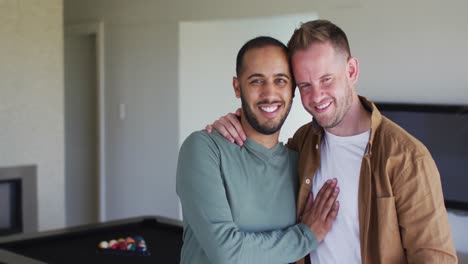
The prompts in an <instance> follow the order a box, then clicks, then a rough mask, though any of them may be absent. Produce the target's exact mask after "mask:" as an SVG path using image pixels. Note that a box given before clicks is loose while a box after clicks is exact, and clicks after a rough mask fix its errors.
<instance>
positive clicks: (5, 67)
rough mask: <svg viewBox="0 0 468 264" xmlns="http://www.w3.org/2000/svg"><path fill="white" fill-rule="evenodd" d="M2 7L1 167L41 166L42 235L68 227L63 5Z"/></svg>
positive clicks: (51, 1)
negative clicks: (65, 175)
mask: <svg viewBox="0 0 468 264" xmlns="http://www.w3.org/2000/svg"><path fill="white" fill-rule="evenodd" d="M31 3H32V2H31V1H30V0H3V1H0V58H1V61H2V62H1V63H0V124H1V126H0V166H14V165H25V164H28V165H29V164H35V165H37V173H38V175H37V182H38V187H37V188H38V189H37V194H38V205H39V208H38V218H39V219H38V220H39V229H40V230H45V229H51V228H60V227H63V226H64V224H65V212H64V211H65V205H64V200H65V196H64V143H63V141H64V120H63V33H62V29H63V27H62V24H63V20H62V19H63V14H62V7H63V4H62V1H61V0H41V1H35V2H34V4H31Z"/></svg>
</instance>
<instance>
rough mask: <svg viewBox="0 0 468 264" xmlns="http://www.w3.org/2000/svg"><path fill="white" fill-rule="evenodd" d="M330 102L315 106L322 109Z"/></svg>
mask: <svg viewBox="0 0 468 264" xmlns="http://www.w3.org/2000/svg"><path fill="white" fill-rule="evenodd" d="M330 104H331V102H328V103H326V104H323V105H319V106H317V108H318V109H320V110H322V109H324V108H325V107H327V106H329V105H330Z"/></svg>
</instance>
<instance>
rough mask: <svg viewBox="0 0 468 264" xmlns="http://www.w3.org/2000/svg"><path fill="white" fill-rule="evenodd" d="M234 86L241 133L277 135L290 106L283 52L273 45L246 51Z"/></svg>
mask: <svg viewBox="0 0 468 264" xmlns="http://www.w3.org/2000/svg"><path fill="white" fill-rule="evenodd" d="M233 86H234V90H235V93H236V96H237V98H241V101H242V110H243V116H245V117H246V118H245V119H244V118H243V119H242V120H241V122H242V125H243V126H244V130H246V132H248V131H249V130H251V131H252V130H254V131H256V132H258V133H261V134H264V135H271V134H275V133H279V129H280V128H281V126H282V125H283V123H284V121H285V119H286V117H287V116H288V113H289V110H290V109H291V103H292V80H291V73H290V69H289V64H288V59H287V55H286V53H285V51H284V50H282V49H281V48H279V47H276V46H265V47H261V48H253V49H250V50H248V51H247V52H246V53H245V54H244V59H243V65H242V70H241V72H240V74H239V76H238V77H237V78H236V77H235V78H234V80H233Z"/></svg>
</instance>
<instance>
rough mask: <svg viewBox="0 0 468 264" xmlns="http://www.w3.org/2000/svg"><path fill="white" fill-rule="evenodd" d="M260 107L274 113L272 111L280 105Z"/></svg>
mask: <svg viewBox="0 0 468 264" xmlns="http://www.w3.org/2000/svg"><path fill="white" fill-rule="evenodd" d="M260 109H262V111H265V112H268V113H272V112H274V111H276V109H278V106H268V107H260Z"/></svg>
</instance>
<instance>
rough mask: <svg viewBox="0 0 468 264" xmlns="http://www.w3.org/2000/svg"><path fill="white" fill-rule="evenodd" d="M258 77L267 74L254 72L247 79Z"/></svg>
mask: <svg viewBox="0 0 468 264" xmlns="http://www.w3.org/2000/svg"><path fill="white" fill-rule="evenodd" d="M256 77H265V76H264V75H263V74H260V73H254V74H251V75H249V77H247V80H248V79H252V78H256Z"/></svg>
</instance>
